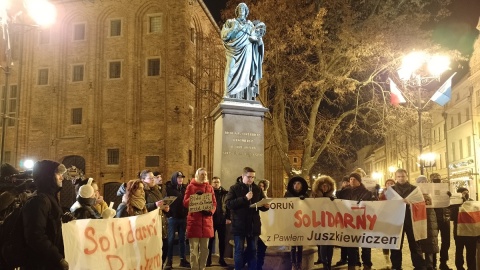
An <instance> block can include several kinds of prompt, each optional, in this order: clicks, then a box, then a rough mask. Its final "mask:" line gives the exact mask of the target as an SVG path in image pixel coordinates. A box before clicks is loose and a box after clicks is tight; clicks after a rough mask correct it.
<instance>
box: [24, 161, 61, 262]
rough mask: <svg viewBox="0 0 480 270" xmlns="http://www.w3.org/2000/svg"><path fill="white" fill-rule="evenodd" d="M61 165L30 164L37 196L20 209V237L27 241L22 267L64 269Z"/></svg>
mask: <svg viewBox="0 0 480 270" xmlns="http://www.w3.org/2000/svg"><path fill="white" fill-rule="evenodd" d="M66 171H67V169H66V168H65V166H64V165H63V164H60V163H58V162H55V161H52V160H42V161H38V162H37V163H35V166H34V167H33V181H34V183H35V185H36V186H37V195H36V196H34V197H33V198H31V199H30V200H28V201H27V203H26V204H25V205H24V206H23V208H22V218H23V226H24V236H25V241H26V244H27V250H25V254H26V256H27V261H26V265H25V268H22V269H26V270H30V269H32V270H33V269H35V270H57V269H68V268H69V266H68V263H67V261H65V259H64V250H63V238H62V221H61V217H62V214H63V211H62V208H61V207H60V203H59V201H58V199H57V198H58V197H57V195H58V192H60V189H61V188H62V181H63V174H64V173H65V172H66Z"/></svg>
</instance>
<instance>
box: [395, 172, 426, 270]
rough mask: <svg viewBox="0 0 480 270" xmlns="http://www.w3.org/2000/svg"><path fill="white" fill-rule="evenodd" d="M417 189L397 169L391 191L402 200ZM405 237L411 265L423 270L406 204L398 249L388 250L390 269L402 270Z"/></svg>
mask: <svg viewBox="0 0 480 270" xmlns="http://www.w3.org/2000/svg"><path fill="white" fill-rule="evenodd" d="M416 188H417V187H416V186H414V185H412V184H410V183H409V182H408V174H407V171H406V170H405V169H398V170H397V171H396V172H395V185H394V186H392V189H393V190H394V191H395V192H397V193H398V195H400V197H402V198H404V199H405V198H406V197H407V196H408V195H410V193H412V192H413V191H414V190H415V189H416ZM405 234H406V235H407V240H408V247H409V250H410V256H411V259H412V264H413V267H414V268H415V269H425V259H424V258H423V255H422V249H421V247H420V244H419V243H418V242H417V241H415V237H414V235H413V224H412V217H411V214H410V204H408V203H407V207H406V209H405V219H404V223H403V231H402V239H401V240H400V249H392V250H390V260H391V261H392V269H402V247H403V238H404V235H405Z"/></svg>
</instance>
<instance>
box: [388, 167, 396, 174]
mask: <svg viewBox="0 0 480 270" xmlns="http://www.w3.org/2000/svg"><path fill="white" fill-rule="evenodd" d="M388 171H389V172H391V173H394V172H396V171H397V167H395V166H390V167H388Z"/></svg>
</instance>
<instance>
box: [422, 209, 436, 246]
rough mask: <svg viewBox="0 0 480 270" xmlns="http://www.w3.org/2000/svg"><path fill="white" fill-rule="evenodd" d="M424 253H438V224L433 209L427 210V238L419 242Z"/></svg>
mask: <svg viewBox="0 0 480 270" xmlns="http://www.w3.org/2000/svg"><path fill="white" fill-rule="evenodd" d="M419 242H420V247H421V248H422V252H423V253H428V254H433V253H438V252H439V251H440V250H439V248H438V224H437V216H436V215H435V210H433V208H427V238H426V239H422V240H420V241H419Z"/></svg>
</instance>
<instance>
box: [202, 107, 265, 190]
mask: <svg viewBox="0 0 480 270" xmlns="http://www.w3.org/2000/svg"><path fill="white" fill-rule="evenodd" d="M267 111H268V109H267V108H265V107H263V106H262V105H261V104H260V102H258V101H248V100H239V99H229V98H224V100H223V101H222V102H221V103H220V104H219V105H218V106H217V108H215V110H214V111H213V112H212V114H211V115H212V117H213V118H214V121H215V135H214V136H215V137H214V158H213V174H212V176H218V177H220V179H221V180H222V185H223V186H224V187H225V189H227V190H228V189H229V187H230V186H231V185H233V184H235V181H236V179H237V177H238V176H240V175H241V174H242V169H243V168H244V167H247V166H248V167H251V168H253V169H254V170H255V171H256V174H255V175H256V178H257V179H263V177H264V116H265V112H267Z"/></svg>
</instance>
